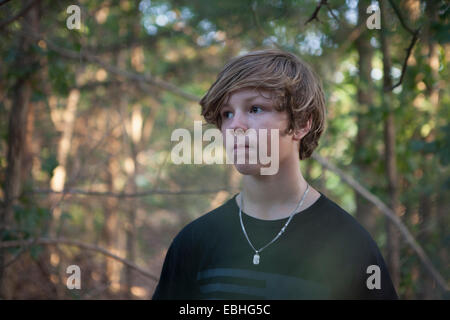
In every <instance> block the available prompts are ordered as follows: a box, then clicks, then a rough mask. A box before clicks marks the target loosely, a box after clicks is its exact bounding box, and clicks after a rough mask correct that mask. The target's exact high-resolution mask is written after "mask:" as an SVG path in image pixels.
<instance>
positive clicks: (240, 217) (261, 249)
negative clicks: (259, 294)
mask: <svg viewBox="0 0 450 320" xmlns="http://www.w3.org/2000/svg"><path fill="white" fill-rule="evenodd" d="M308 190H309V184H307V185H306V190H305V193H303V196H302V199H301V200H300V202H299V203H298V204H297V206H296V207H295V209H294V211H292V213H291V215H290V216H289V219H288V221H287V222H286V223H285V224H284V226H283V228H281V230H280V232H278V234H277V236H276V237H275V238H273V239H272V241H270V242H269V243H268V244H266V245H265V246H264V247H262V248H260V249H259V250H256V249H255V247H254V246H253V244H252V243H251V241H250V239H249V238H248V235H247V231H245V227H244V223H243V222H242V210H241V208H242V202H243V196H242V193H241V207H240V208H239V219H240V220H241V227H242V231H244V235H245V237H246V238H247V241H248V243H249V244H250V246H251V247H252V249H253V250H254V251H255V255H254V256H253V264H259V260H260V256H259V254H260V252H261V251H263V250H264V249H265V248H267V247H268V246H270V245H271V244H272V243H274V242H275V241H276V240H277V239H278V238H279V237H280V236H281V235H282V234H283V232H284V230H286V227H287V226H288V224H289V222H291V220H292V217H293V216H294V213H295V212H296V211H297V209H298V208H300V207H301V206H302V204H303V200H304V199H305V197H306V195H307V194H308Z"/></svg>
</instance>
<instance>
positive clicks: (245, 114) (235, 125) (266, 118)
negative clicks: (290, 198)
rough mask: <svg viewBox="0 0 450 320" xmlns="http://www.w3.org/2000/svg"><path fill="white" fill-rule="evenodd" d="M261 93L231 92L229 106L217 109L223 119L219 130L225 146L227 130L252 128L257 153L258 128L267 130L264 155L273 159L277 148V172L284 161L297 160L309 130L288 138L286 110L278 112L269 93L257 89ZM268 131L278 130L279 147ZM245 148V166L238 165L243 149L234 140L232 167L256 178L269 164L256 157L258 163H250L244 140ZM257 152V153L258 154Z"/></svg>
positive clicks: (248, 91)
mask: <svg viewBox="0 0 450 320" xmlns="http://www.w3.org/2000/svg"><path fill="white" fill-rule="evenodd" d="M260 92H261V94H260V93H259V92H258V90H256V89H252V88H244V89H240V90H238V91H235V92H233V93H232V94H231V95H230V97H229V99H228V103H226V104H224V105H223V106H222V109H221V110H220V116H221V120H222V127H221V131H222V134H223V137H224V142H225V143H227V141H226V140H227V135H226V130H227V129H232V130H234V132H235V135H238V134H240V133H242V134H245V132H246V131H247V130H248V129H255V131H256V136H254V138H255V140H256V141H257V146H258V149H257V150H256V151H257V152H258V150H259V148H260V145H261V143H264V141H261V140H260V139H259V138H260V136H259V132H260V130H259V129H267V135H264V137H266V139H265V140H266V143H267V156H268V157H270V158H271V159H273V158H274V157H273V154H272V153H273V152H276V150H277V149H278V159H279V167H280V169H281V168H282V166H283V163H285V162H286V161H288V160H289V161H292V160H294V161H297V163H298V159H299V154H298V151H299V149H298V148H299V141H300V139H301V138H302V137H303V136H305V135H306V134H307V133H308V131H307V130H304V131H297V132H294V134H292V133H291V134H290V135H287V134H285V130H286V128H287V127H288V125H289V117H288V114H287V111H283V112H279V111H277V110H276V109H275V105H274V102H273V101H272V99H271V95H272V94H273V93H272V92H271V91H267V90H260ZM271 129H275V130H277V131H278V139H277V140H276V141H275V143H278V148H276V146H274V145H273V143H271V141H272V139H271V133H273V131H271ZM245 141H246V145H248V147H247V148H245V163H244V164H239V163H237V161H236V159H237V158H236V156H237V152H238V149H240V148H244V146H240V145H237V142H238V140H237V137H234V141H233V143H232V144H233V146H235V149H234V152H235V160H234V163H235V166H236V169H237V170H238V171H239V172H240V173H241V174H250V175H259V174H260V168H261V167H269V166H270V164H266V165H263V164H261V162H260V157H259V156H258V157H257V164H249V151H250V150H251V149H252V146H251V145H249V141H250V139H249V138H248V137H246V139H245ZM257 152H256V154H258V153H257Z"/></svg>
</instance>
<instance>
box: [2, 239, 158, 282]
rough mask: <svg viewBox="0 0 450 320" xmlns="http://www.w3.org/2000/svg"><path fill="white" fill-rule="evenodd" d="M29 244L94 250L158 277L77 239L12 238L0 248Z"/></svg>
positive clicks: (148, 275) (145, 273)
mask: <svg viewBox="0 0 450 320" xmlns="http://www.w3.org/2000/svg"><path fill="white" fill-rule="evenodd" d="M30 244H35V245H68V246H75V247H79V248H81V249H85V250H90V251H95V252H98V253H101V254H103V255H105V256H107V257H109V258H112V259H114V260H117V261H119V262H122V263H123V264H124V265H126V266H128V267H130V268H132V269H134V270H136V271H138V272H139V273H141V274H142V275H144V276H146V277H147V278H150V279H152V280H154V281H158V280H159V279H158V277H156V276H154V275H153V274H151V273H149V272H148V271H146V270H144V269H142V268H141V267H139V266H137V265H136V264H135V263H133V262H131V261H128V260H127V259H124V258H121V257H119V256H117V255H115V254H113V253H111V252H109V251H107V250H106V249H104V248H101V247H99V246H96V245H93V244H89V243H84V242H81V241H77V240H70V239H65V238H56V239H51V238H36V239H29V240H12V241H3V242H0V248H13V247H21V246H28V248H29V247H30Z"/></svg>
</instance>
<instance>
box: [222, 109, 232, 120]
mask: <svg viewBox="0 0 450 320" xmlns="http://www.w3.org/2000/svg"><path fill="white" fill-rule="evenodd" d="M230 114H231V112H230V111H224V112H222V118H225V119H228V118H229V115H230Z"/></svg>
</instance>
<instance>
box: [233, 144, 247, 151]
mask: <svg viewBox="0 0 450 320" xmlns="http://www.w3.org/2000/svg"><path fill="white" fill-rule="evenodd" d="M238 148H239V149H241V148H245V149H248V148H249V146H248V144H245V145H243V144H240V145H237V144H235V145H234V149H235V150H236V149H238Z"/></svg>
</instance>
